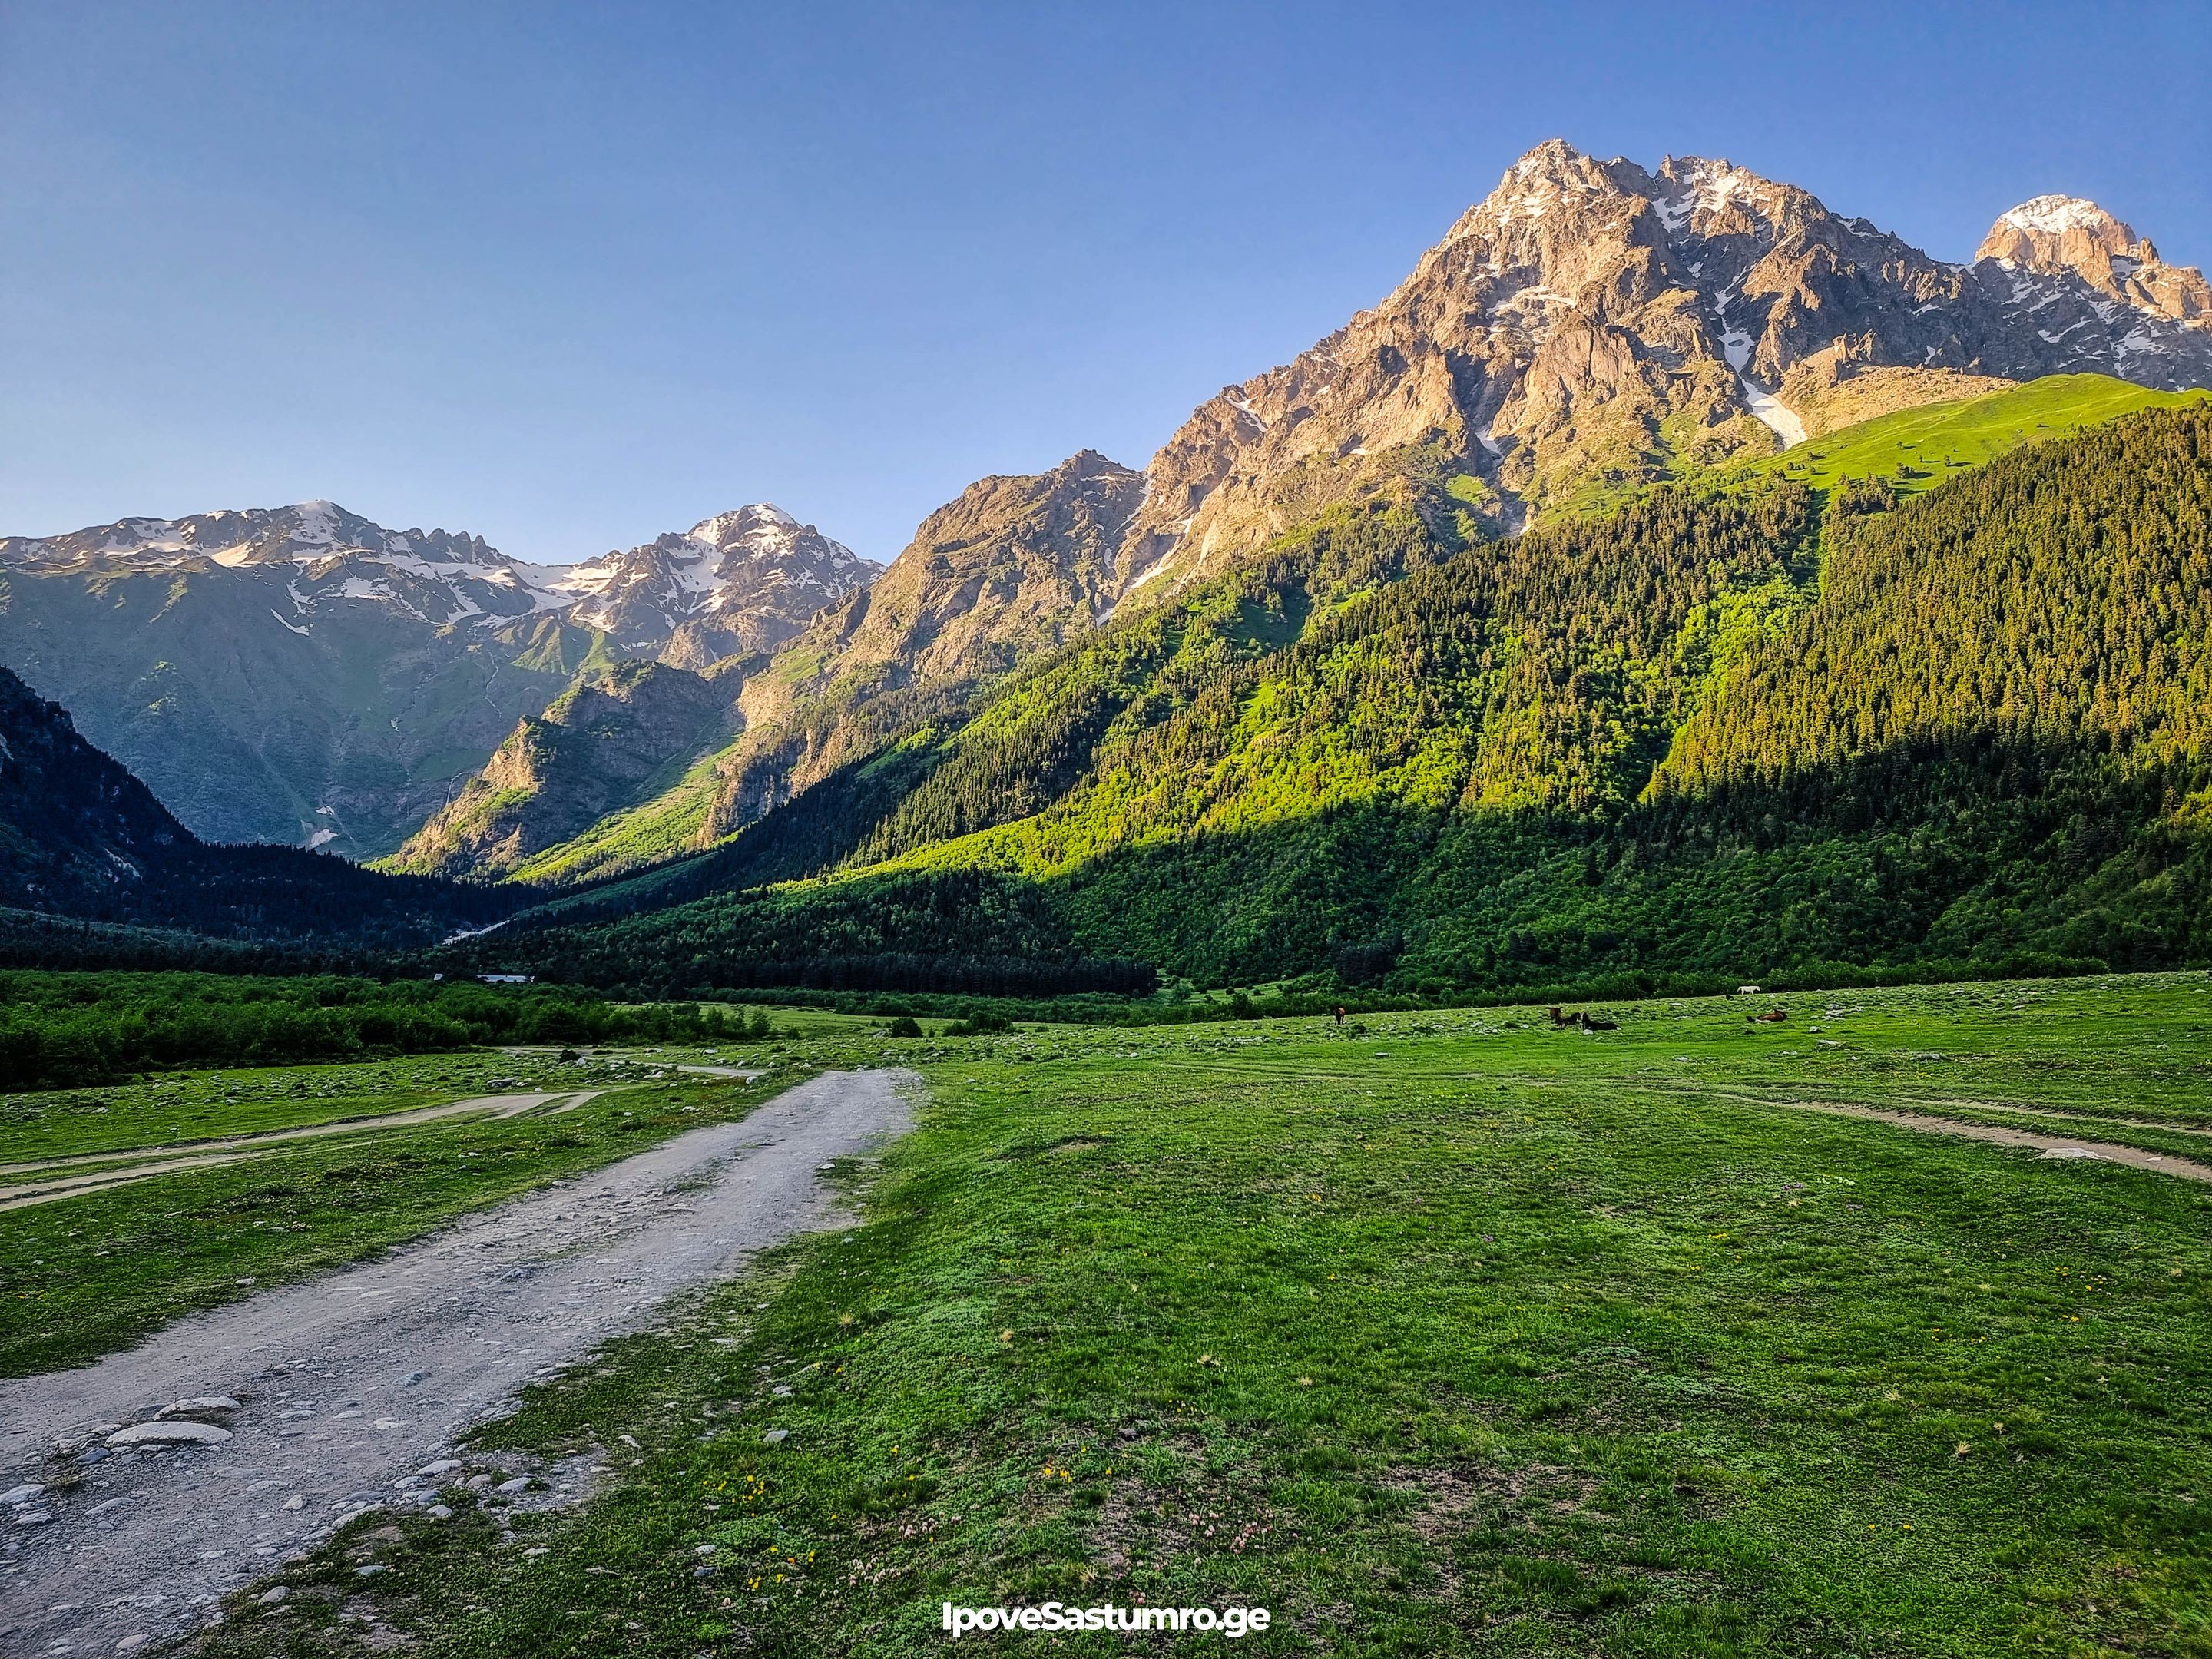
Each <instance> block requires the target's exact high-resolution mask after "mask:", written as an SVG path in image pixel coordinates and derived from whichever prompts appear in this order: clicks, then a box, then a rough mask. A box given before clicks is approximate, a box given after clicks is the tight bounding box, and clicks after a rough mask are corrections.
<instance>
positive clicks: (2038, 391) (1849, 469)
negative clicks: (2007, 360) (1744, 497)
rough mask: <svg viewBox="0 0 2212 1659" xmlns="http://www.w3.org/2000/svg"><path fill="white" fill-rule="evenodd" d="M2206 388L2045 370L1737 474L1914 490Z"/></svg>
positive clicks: (1868, 424) (2200, 397) (1843, 433)
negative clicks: (2161, 387)
mask: <svg viewBox="0 0 2212 1659" xmlns="http://www.w3.org/2000/svg"><path fill="white" fill-rule="evenodd" d="M2206 395H2207V394H2205V393H2204V392H2155V391H2153V390H2152V389H2150V388H2149V387H2148V386H2134V385H2130V383H2129V382H2127V381H2125V380H2114V379H2113V378H2112V376H2111V375H2109V374H2051V375H2046V376H2045V377H2044V378H2043V379H2042V380H2031V381H2029V382H2028V383H2027V385H2025V386H2014V387H2012V388H2010V389H2008V390H2007V391H2003V392H1984V393H1983V394H1982V395H1981V396H1979V397H1976V398H1957V399H1954V400H1953V401H1950V402H1948V403H1940V404H1921V405H1920V406H1919V407H1918V408H1917V409H1903V410H1898V411H1897V412H1896V413H1894V414H1891V415H1882V416H1876V417H1875V419H1873V420H1871V421H1862V422H1859V423H1858V424H1857V425H1855V426H1848V427H1845V428H1842V429H1841V430H1840V431H1837V432H1831V433H1828V434H1826V435H1825V436H1822V437H1819V438H1814V439H1812V440H1810V441H1808V442H1805V443H1802V444H1799V445H1796V447H1793V448H1790V449H1788V450H1785V451H1784V452H1783V453H1781V454H1779V455H1774V456H1770V457H1769V458H1767V459H1765V460H1760V461H1755V462H1753V463H1751V464H1750V465H1747V466H1746V467H1744V468H1743V469H1742V471H1743V472H1744V473H1745V474H1747V475H1748V476H1751V477H1762V476H1763V477H1784V478H1794V479H1796V480H1797V481H1798V482H1800V483H1807V484H1810V485H1811V486H1812V487H1813V488H1814V489H1819V490H1822V491H1827V490H1832V489H1836V488H1837V487H1838V485H1840V484H1842V483H1844V480H1846V479H1851V478H1857V479H1868V480H1879V481H1880V482H1881V483H1886V484H1887V485H1888V486H1889V488H1890V489H1892V490H1893V491H1894V492H1895V493H1896V494H1897V495H1899V496H1911V495H1922V494H1923V493H1925V492H1926V491H1928V490H1930V489H1934V488H1935V487H1936V485H1937V484H1939V483H1942V482H1943V481H1944V480H1945V479H1947V478H1949V477H1955V476H1956V475H1958V474H1960V473H1962V472H1966V471H1971V470H1972V469H1973V468H1975V467H1978V466H1983V465H1987V464H1988V463H1989V462H1990V461H1993V460H1995V459H1996V458H1997V457H1998V456H2000V455H2002V454H2005V453H2008V452H2010V451H2012V450H2015V449H2020V448H2022V447H2026V446H2027V445H2029V444H2036V443H2043V442H2045V441H2049V440H2051V439H2052V438H2066V437H2071V436H2073V435H2075V434H2076V433H2078V432H2080V431H2081V430H2082V429H2083V428H2087V427H2093V426H2100V425H2102V424H2104V423H2105V422H2107V421H2115V420H2118V419H2119V418H2120V417H2121V416H2124V415H2133V414H2136V413H2137V412H2139V411H2141V410H2146V409H2179V408H2185V407H2187V406H2189V405H2191V404H2197V405H2199V406H2201V405H2203V404H2204V402H2205V401H2206Z"/></svg>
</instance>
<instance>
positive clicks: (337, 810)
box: [0, 501, 873, 857]
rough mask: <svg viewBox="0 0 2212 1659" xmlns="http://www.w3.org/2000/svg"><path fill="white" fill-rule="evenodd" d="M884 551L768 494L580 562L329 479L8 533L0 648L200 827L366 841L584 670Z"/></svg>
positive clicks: (808, 596)
mask: <svg viewBox="0 0 2212 1659" xmlns="http://www.w3.org/2000/svg"><path fill="white" fill-rule="evenodd" d="M872 570H873V567H872V566H870V565H868V564H867V563H866V562H865V561H862V560H860V559H859V558H858V557H857V556H854V555H853V554H852V553H851V552H850V550H848V549H845V548H842V547H841V546H839V545H838V544H836V543H834V542H831V541H829V538H826V537H823V536H822V535H820V533H819V532H817V531H815V530H813V529H812V528H811V526H801V525H799V524H798V522H797V521H796V520H793V519H792V518H791V517H790V515H788V514H787V513H783V512H781V509H778V508H775V507H769V506H765V505H760V506H754V507H743V508H739V509H738V510H736V511H735V512H732V513H723V514H720V515H717V516H716V517H715V518H713V519H709V520H705V521H704V522H703V523H702V524H701V525H699V526H696V527H695V528H694V530H692V531H691V532H687V533H686V534H685V535H684V536H681V537H663V538H660V539H659V541H658V542H655V543H651V544H646V545H645V546H644V547H643V548H641V549H637V550H632V551H631V552H629V553H613V554H609V555H607V556H605V557H604V558H602V559H599V560H594V561H591V562H586V563H585V564H582V565H577V566H567V567H563V566H547V565H539V564H532V563H529V562H525V561H522V560H520V559H516V558H513V557H510V556H507V555H506V554H504V553H502V552H501V551H499V550H497V549H495V548H494V547H492V546H490V545H489V544H487V543H486V542H485V541H484V540H483V538H480V537H477V536H472V535H468V534H465V533H453V532H446V531H441V530H434V531H428V532H425V531H422V530H419V529H410V530H406V531H393V530H390V529H387V528H386V527H385V526H380V525H378V524H376V523H374V521H372V520H368V519H366V518H363V517H362V516H361V515H360V514H358V513H350V512H348V511H347V510H345V509H344V508H343V507H337V506H335V505H333V504H331V503H330V502H327V501H311V502H306V503H302V504H301V505H298V506H295V507H273V508H257V509H251V510H246V511H237V512H218V513H200V514H195V515H191V516H190V517H186V518H182V519H175V520H169V519H150V518H138V519H126V520H120V521H118V522H117V523H115V524H112V525H101V526H93V527H91V528H89V529H86V530H81V531H76V532H71V533H69V534H66V535H62V536H53V537H21V536H17V537H9V538H4V539H0V662H5V663H7V664H8V665H10V666H12V667H14V668H15V669H16V670H17V671H20V672H21V673H22V674H23V675H24V676H25V677H26V678H27V679H28V680H29V681H30V682H31V683H32V684H34V685H35V686H37V688H38V689H39V690H40V691H41V692H43V693H45V694H46V695H48V696H54V697H56V698H57V699H58V700H59V701H61V702H64V703H65V704H66V705H67V706H68V707H70V708H71V709H72V710H73V711H74V712H75V714H76V718H77V720H79V721H80V722H81V724H82V726H83V728H84V730H85V731H86V732H88V734H90V736H91V737H92V738H94V740H95V741H96V742H97V743H99V744H100V745H101V746H102V747H104V748H106V749H107V750H110V751H112V752H113V753H115V754H116V755H118V757H121V758H122V759H123V761H124V762H125V763H126V764H127V765H128V766H129V767H130V768H131V770H132V771H133V772H134V773H135V774H137V775H138V776H140V777H142V778H143V779H144V780H145V781H147V782H148V783H149V785H150V786H151V787H153V788H154V790H155V793H156V794H157V795H158V796H159V797H160V798H161V799H162V800H163V801H164V802H166V803H167V805H169V806H170V807H171V808H172V810H173V811H176V812H177V813H178V814H179V817H181V818H182V819H183V820H184V822H185V823H187V824H188V825H190V826H191V828H192V829H193V830H194V831H195V832H196V833H197V834H199V835H202V836H205V837H207V838H209V839H211V840H218V841H263V842H278V843H282V842H295V843H301V844H305V845H308V846H311V847H313V846H325V845H327V846H330V847H331V848H333V850H337V851H343V852H345V853H347V854H350V855H352V856H355V857H368V856H374V855H375V854H381V853H385V852H388V851H390V850H391V849H392V848H394V847H396V846H398V844H399V843H400V842H402V841H403V840H404V838H405V837H406V836H408V834H409V833H410V832H411V831H412V830H414V829H416V828H417V827H418V826H419V825H420V824H421V823H422V821H423V819H424V818H425V817H426V816H427V815H428V814H429V813H431V812H433V811H435V810H437V809H438V808H440V807H441V805H444V804H445V803H446V802H447V800H449V799H451V798H452V796H453V792H454V791H455V790H456V789H457V788H458V787H459V786H460V784H461V782H462V781H463V780H465V778H466V777H467V776H468V775H470V774H471V773H472V772H473V771H474V770H475V769H476V768H477V766H479V765H480V764H482V763H483V761H484V759H485V758H486V757H489V755H490V754H491V753H492V752H493V750H495V748H496V747H497V746H498V745H499V744H500V742H501V740H502V738H505V737H506V736H507V734H508V732H511V731H512V730H513V726H514V723H515V721H516V720H518V719H520V718H521V717H523V716H526V715H532V714H537V713H538V712H539V711H540V710H541V709H543V708H544V706H545V704H546V703H547V702H549V701H550V700H551V699H552V698H553V697H555V696H558V695H559V694H560V692H561V691H562V689H563V688H564V687H566V686H567V685H568V684H569V683H570V682H571V680H572V679H573V678H574V677H575V676H576V675H577V674H578V673H579V672H580V671H587V670H593V669H596V668H599V667H604V666H606V665H610V664H611V662H612V661H613V660H615V659H617V657H619V656H623V655H646V656H656V655H665V656H670V657H671V658H674V659H678V660H693V661H696V660H698V659H706V660H709V661H711V660H713V659H716V658H719V657H720V656H724V655H727V654H730V653H732V651H734V650H751V649H758V648H759V644H765V643H772V642H774V641H776V640H779V639H782V638H786V637H788V636H789V635H791V634H792V633H794V632H796V631H797V630H798V629H799V628H800V627H801V626H803V625H804V623H805V622H806V621H807V619H808V618H809V617H811V615H812V614H813V612H814V611H816V610H817V609H819V608H820V606H821V605H822V604H823V603H826V602H828V601H829V600H831V599H836V598H837V597H841V596H842V593H843V592H848V591H849V586H850V584H851V583H852V582H854V581H856V580H865V579H866V576H867V575H869V574H872ZM611 629H620V630H621V632H620V635H619V637H618V639H617V640H612V641H611V640H610V639H609V638H608V637H607V635H608V633H609V631H610V630H611ZM746 641H758V642H759V644H753V645H748V644H747V643H746Z"/></svg>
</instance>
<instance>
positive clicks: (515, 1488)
mask: <svg viewBox="0 0 2212 1659" xmlns="http://www.w3.org/2000/svg"><path fill="white" fill-rule="evenodd" d="M492 1490H493V1491H495V1492H528V1491H529V1490H530V1477H529V1476H528V1475H526V1474H518V1475H516V1476H515V1477H514V1479H513V1480H502V1481H501V1482H500V1483H499V1485H498V1486H495V1487H494V1488H493V1489H492Z"/></svg>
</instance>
